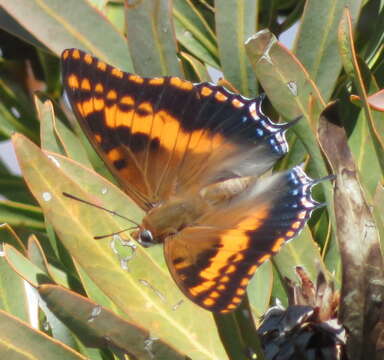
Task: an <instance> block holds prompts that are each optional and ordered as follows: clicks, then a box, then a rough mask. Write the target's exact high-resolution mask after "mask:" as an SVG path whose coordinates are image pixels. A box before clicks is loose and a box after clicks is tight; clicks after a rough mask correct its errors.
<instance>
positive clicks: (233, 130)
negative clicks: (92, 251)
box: [62, 49, 318, 313]
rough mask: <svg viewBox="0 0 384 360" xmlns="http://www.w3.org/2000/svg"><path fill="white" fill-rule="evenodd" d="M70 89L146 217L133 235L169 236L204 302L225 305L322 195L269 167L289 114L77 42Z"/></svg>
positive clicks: (293, 174)
mask: <svg viewBox="0 0 384 360" xmlns="http://www.w3.org/2000/svg"><path fill="white" fill-rule="evenodd" d="M62 64H63V81H64V87H65V90H66V93H67V96H68V99H69V102H70V104H71V107H72V109H73V111H74V112H75V114H76V116H77V118H78V120H79V122H80V124H81V126H82V128H83V129H84V131H85V133H86V135H87V136H88V138H89V140H90V142H91V143H92V144H93V146H94V148H95V149H96V151H97V152H98V153H99V155H100V157H101V158H102V159H103V160H104V161H105V163H106V165H107V166H108V167H109V169H110V170H111V171H112V173H113V174H114V175H115V177H116V178H117V180H118V181H119V182H120V184H121V186H122V188H123V189H124V191H125V192H126V193H127V194H128V196H129V197H130V198H131V199H132V200H133V201H134V202H136V204H137V205H138V206H140V207H141V208H142V209H143V210H145V212H146V215H145V217H144V219H143V221H142V224H141V228H140V230H139V231H138V232H136V233H134V234H133V236H134V237H135V238H136V239H137V240H143V239H145V240H148V241H149V242H151V243H163V246H164V256H165V259H166V262H167V265H168V268H169V270H170V273H171V275H172V276H173V278H174V280H175V282H176V283H177V285H178V286H179V288H180V289H181V290H182V291H183V292H184V294H185V295H186V296H187V297H188V298H189V299H191V300H192V301H193V302H195V303H196V304H198V305H199V306H202V307H204V308H205V309H207V310H210V311H215V312H222V313H225V312H229V311H232V310H233V309H235V308H236V307H237V306H238V304H239V303H240V302H241V300H242V298H243V296H244V294H245V289H246V286H247V284H248V282H249V280H250V279H251V277H252V275H253V274H254V272H255V271H256V269H257V268H258V267H259V266H260V265H261V264H262V263H263V262H265V261H266V260H267V259H269V258H270V257H271V256H272V255H273V254H274V253H276V252H277V251H278V250H279V249H280V247H281V246H282V245H283V244H284V243H285V242H286V241H288V240H290V239H292V238H293V237H295V236H296V235H297V234H298V233H299V232H300V230H301V229H302V228H303V226H304V225H305V223H306V221H307V220H308V218H309V217H310V214H311V212H312V211H313V210H314V209H315V208H316V207H317V206H318V204H317V203H316V202H315V201H314V200H313V199H312V198H311V193H310V190H311V186H312V185H313V182H312V180H311V179H310V178H308V177H307V176H306V175H305V173H304V172H303V170H302V169H301V168H300V167H295V168H293V169H291V170H288V171H285V172H282V173H276V174H273V175H272V176H264V175H263V174H264V173H265V172H266V171H268V170H269V169H271V167H272V166H273V164H274V163H275V161H276V160H277V159H278V158H280V157H281V156H282V155H284V154H285V153H286V152H287V151H288V145H287V142H286V140H285V137H284V133H285V131H286V129H287V127H288V125H286V124H275V123H273V122H272V121H271V120H270V119H269V118H268V117H266V116H265V115H264V114H263V113H262V111H261V103H262V99H263V98H262V97H257V98H255V99H247V98H244V97H242V96H241V95H238V94H234V93H231V92H229V91H228V90H226V89H225V88H223V87H220V86H216V85H214V84H211V83H199V84H192V83H191V82H189V81H186V80H183V79H180V78H177V77H159V78H142V77H140V76H138V75H134V74H130V73H125V72H122V71H121V70H119V69H116V68H114V67H112V66H110V65H107V64H105V63H103V62H102V61H100V60H98V59H97V58H94V57H92V56H91V55H89V54H86V53H84V52H82V51H80V50H77V49H69V50H65V51H64V52H63V54H62Z"/></svg>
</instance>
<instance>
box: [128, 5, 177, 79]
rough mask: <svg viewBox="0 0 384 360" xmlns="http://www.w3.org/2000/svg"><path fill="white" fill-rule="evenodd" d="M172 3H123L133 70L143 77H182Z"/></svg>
mask: <svg viewBox="0 0 384 360" xmlns="http://www.w3.org/2000/svg"><path fill="white" fill-rule="evenodd" d="M171 14H172V2H171V1H170V0H166V1H164V0H152V1H135V2H126V9H125V17H126V29H127V37H128V43H129V49H130V51H131V55H132V60H133V63H134V68H135V71H136V72H137V73H138V74H140V75H143V76H160V75H174V76H182V72H181V67H180V64H179V61H178V59H177V56H176V53H177V47H176V37H175V34H174V29H173V26H172V17H171Z"/></svg>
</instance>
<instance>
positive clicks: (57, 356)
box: [0, 310, 86, 360]
mask: <svg viewBox="0 0 384 360" xmlns="http://www.w3.org/2000/svg"><path fill="white" fill-rule="evenodd" d="M0 357H1V358H2V359H12V360H24V359H25V360H30V359H50V360H86V358H85V357H84V356H82V355H81V354H79V353H77V352H75V351H73V350H72V349H71V348H69V347H68V346H66V345H64V344H62V343H60V342H58V341H55V340H53V339H52V338H50V337H49V336H47V335H45V334H44V333H42V332H41V331H37V330H34V329H32V328H31V327H30V326H29V325H28V324H27V323H25V322H22V321H20V320H18V319H17V318H15V317H13V316H11V315H9V314H7V313H5V312H4V311H2V310H0Z"/></svg>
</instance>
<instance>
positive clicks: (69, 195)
mask: <svg viewBox="0 0 384 360" xmlns="http://www.w3.org/2000/svg"><path fill="white" fill-rule="evenodd" d="M63 195H64V196H65V197H67V198H70V199H72V200H76V201H80V202H81V203H83V204H87V205H90V206H93V207H95V208H97V209H100V210H104V211H106V212H108V213H110V214H112V215H114V216H118V217H119V218H121V219H124V220H127V221H130V222H131V223H132V224H135V225H136V226H135V227H140V224H138V223H137V222H136V221H133V220H132V219H129V218H127V217H125V216H124V215H121V214H119V213H117V212H116V211H113V210H109V209H107V208H105V207H103V206H100V205H96V204H94V203H91V202H90V201H87V200H84V199H81V198H79V197H77V196H75V195H72V194H68V193H67V192H63ZM123 231H125V230H123ZM123 231H121V232H123ZM119 233H120V232H118V233H115V234H119ZM112 235H113V234H112Z"/></svg>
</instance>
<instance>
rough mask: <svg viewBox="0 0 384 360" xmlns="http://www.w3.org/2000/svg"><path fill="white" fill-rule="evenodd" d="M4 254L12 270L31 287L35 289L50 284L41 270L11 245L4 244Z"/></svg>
mask: <svg viewBox="0 0 384 360" xmlns="http://www.w3.org/2000/svg"><path fill="white" fill-rule="evenodd" d="M4 254H5V255H4V256H5V259H6V260H7V262H8V264H9V265H10V266H11V267H12V269H13V270H14V271H16V272H17V273H18V274H19V275H20V276H21V277H22V278H23V279H24V280H26V281H28V282H29V283H30V284H31V285H32V286H34V287H37V286H38V285H39V284H40V283H47V282H48V283H49V282H52V281H51V280H50V279H49V278H48V276H47V274H46V273H45V272H44V271H43V270H41V269H40V268H39V267H38V266H36V265H35V264H33V263H32V262H31V261H30V260H29V259H27V258H26V257H25V256H24V255H23V254H21V253H20V252H19V251H17V250H16V249H15V248H14V247H12V246H11V245H8V244H6V245H5V246H4Z"/></svg>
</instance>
